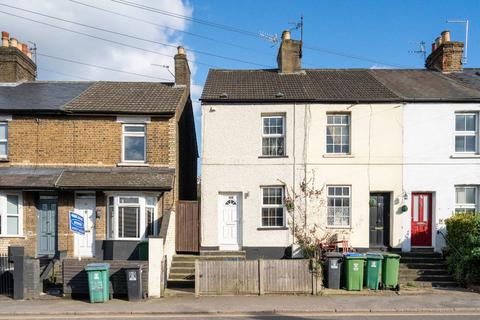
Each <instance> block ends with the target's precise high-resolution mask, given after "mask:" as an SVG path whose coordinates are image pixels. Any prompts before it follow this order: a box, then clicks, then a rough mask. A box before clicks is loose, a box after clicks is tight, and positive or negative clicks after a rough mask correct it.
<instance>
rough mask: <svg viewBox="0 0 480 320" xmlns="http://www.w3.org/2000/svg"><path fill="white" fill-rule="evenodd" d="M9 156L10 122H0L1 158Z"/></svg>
mask: <svg viewBox="0 0 480 320" xmlns="http://www.w3.org/2000/svg"><path fill="white" fill-rule="evenodd" d="M7 158H8V123H7V122H0V159H7Z"/></svg>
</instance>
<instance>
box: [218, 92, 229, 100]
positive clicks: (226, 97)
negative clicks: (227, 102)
mask: <svg viewBox="0 0 480 320" xmlns="http://www.w3.org/2000/svg"><path fill="white" fill-rule="evenodd" d="M220 98H222V99H228V93H226V92H224V93H222V94H221V95H220Z"/></svg>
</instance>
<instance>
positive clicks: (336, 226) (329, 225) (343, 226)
mask: <svg viewBox="0 0 480 320" xmlns="http://www.w3.org/2000/svg"><path fill="white" fill-rule="evenodd" d="M329 188H348V199H349V201H348V204H349V206H348V214H349V218H348V225H335V224H330V223H328V211H329V209H330V206H329V205H328V199H329V197H334V198H342V199H343V198H347V197H346V196H343V195H341V196H337V195H333V196H329ZM326 190H327V192H326V196H327V223H326V226H327V228H332V229H350V228H352V186H351V185H338V184H336V185H327V186H326ZM333 208H336V206H334V207H333ZM342 208H343V206H342ZM333 221H334V222H335V217H334V219H333Z"/></svg>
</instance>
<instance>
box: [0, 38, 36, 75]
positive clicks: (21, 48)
mask: <svg viewBox="0 0 480 320" xmlns="http://www.w3.org/2000/svg"><path fill="white" fill-rule="evenodd" d="M36 74H37V66H36V64H35V62H33V60H32V53H31V52H30V50H29V49H28V46H27V45H26V44H25V43H21V42H18V40H17V39H15V38H10V35H9V33H8V32H6V31H2V45H1V47H0V82H19V81H34V80H35V77H36Z"/></svg>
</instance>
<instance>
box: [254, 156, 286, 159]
mask: <svg viewBox="0 0 480 320" xmlns="http://www.w3.org/2000/svg"><path fill="white" fill-rule="evenodd" d="M276 158H282V159H284V158H288V156H258V159H276Z"/></svg>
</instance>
